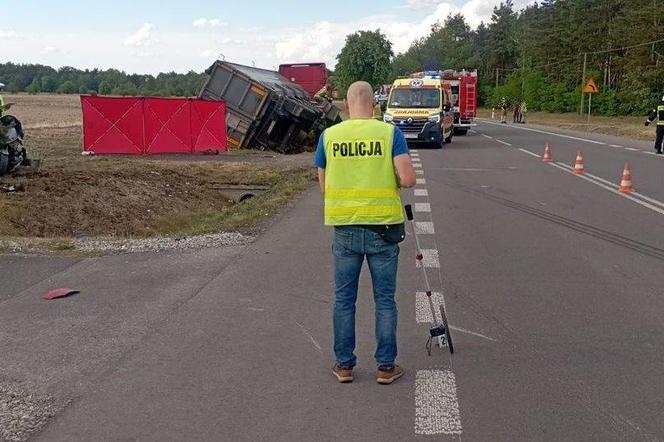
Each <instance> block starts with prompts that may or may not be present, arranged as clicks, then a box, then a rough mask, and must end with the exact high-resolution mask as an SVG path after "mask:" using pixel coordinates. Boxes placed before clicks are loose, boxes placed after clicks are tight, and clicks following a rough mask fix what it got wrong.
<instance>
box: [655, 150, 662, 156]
mask: <svg viewBox="0 0 664 442" xmlns="http://www.w3.org/2000/svg"><path fill="white" fill-rule="evenodd" d="M655 153H656V154H657V155H664V151H661V150H656V151H655Z"/></svg>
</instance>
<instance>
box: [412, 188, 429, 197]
mask: <svg viewBox="0 0 664 442" xmlns="http://www.w3.org/2000/svg"><path fill="white" fill-rule="evenodd" d="M415 196H429V191H428V190H427V189H415Z"/></svg>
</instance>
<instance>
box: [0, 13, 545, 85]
mask: <svg viewBox="0 0 664 442" xmlns="http://www.w3.org/2000/svg"><path fill="white" fill-rule="evenodd" d="M499 3H500V0H381V1H375V0H331V1H313V0H312V1H307V2H305V1H297V2H296V1H279V0H254V1H251V0H248V1H245V2H242V1H238V0H234V1H232V2H231V1H227V0H224V1H212V0H185V1H178V2H174V1H165V0H163V1H158V0H133V1H131V0H114V1H113V2H104V4H101V2H92V1H91V0H57V1H53V0H22V1H21V2H19V4H15V5H14V6H12V8H11V9H12V14H11V19H9V16H7V15H4V16H3V20H1V21H0V41H2V51H0V62H10V61H11V62H14V63H40V64H45V65H49V66H53V67H56V68H58V67H62V66H73V67H76V68H81V69H84V68H90V69H92V68H100V69H108V68H116V69H120V70H124V71H126V72H129V73H148V74H157V73H159V72H171V71H175V72H187V71H190V70H193V71H197V72H202V71H203V70H204V69H206V68H207V67H208V66H210V65H211V64H212V63H213V62H214V61H215V60H216V59H217V58H223V59H225V60H227V61H232V62H235V63H241V64H247V65H255V66H258V67H263V68H267V69H276V68H277V66H278V65H279V64H281V63H295V62H321V61H322V62H325V63H327V65H328V66H329V67H330V68H333V67H334V65H335V64H336V55H337V54H338V53H339V51H340V50H341V48H342V47H343V45H344V41H345V38H346V36H347V35H348V34H351V33H353V32H355V31H358V30H375V29H380V30H381V31H382V32H383V33H385V34H386V35H387V37H388V38H389V40H390V41H391V42H392V44H393V50H394V52H395V53H399V52H403V51H405V50H406V49H408V46H409V45H410V43H411V42H412V41H413V40H415V39H416V38H419V37H422V36H425V35H427V34H428V33H429V30H430V28H431V25H432V24H434V23H436V22H437V21H442V20H444V19H445V17H447V15H448V14H450V13H453V14H454V13H457V12H461V13H462V14H463V15H464V16H465V17H466V20H467V21H468V23H469V24H470V25H471V26H472V27H476V26H477V25H479V24H480V22H482V21H484V22H488V21H489V20H490V19H491V12H492V10H493V7H494V6H495V5H497V4H499ZM530 3H534V1H532V0H515V1H514V4H515V7H516V8H517V9H520V8H521V7H523V6H525V5H527V4H530ZM93 5H94V6H93Z"/></svg>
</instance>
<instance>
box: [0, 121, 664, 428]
mask: <svg viewBox="0 0 664 442" xmlns="http://www.w3.org/2000/svg"><path fill="white" fill-rule="evenodd" d="M547 142H548V143H550V145H551V149H552V152H553V157H554V160H555V161H554V163H544V162H542V161H541V159H540V158H539V156H540V155H541V154H542V153H543V150H544V145H545V143H547ZM580 149H581V150H582V151H583V154H584V159H585V167H586V171H587V175H585V176H584V178H581V177H578V176H575V175H574V174H572V173H571V171H570V170H569V168H568V167H566V166H569V165H573V164H574V159H575V156H576V153H577V151H578V150H580ZM650 149H651V147H650V145H649V144H648V143H642V142H635V141H630V140H626V139H620V138H615V137H608V136H601V135H585V134H582V133H572V132H566V131H562V130H558V129H547V128H541V127H532V126H529V127H526V128H524V127H521V126H518V127H515V126H512V125H509V126H505V125H502V126H501V125H497V124H494V123H493V122H480V123H479V124H478V126H477V127H476V128H475V131H473V132H472V133H470V134H469V135H468V136H465V137H457V138H455V139H454V142H453V143H452V144H451V145H448V146H446V148H445V149H443V150H427V149H417V151H416V152H413V157H414V159H415V160H416V163H417V164H418V166H417V168H418V171H419V172H418V185H417V186H416V188H415V190H405V191H404V192H403V196H404V200H405V202H409V203H413V204H414V205H415V208H416V213H415V215H416V221H417V222H418V223H419V224H418V225H417V232H418V235H419V239H420V240H421V242H422V248H423V249H425V259H424V263H425V268H426V271H427V272H428V275H429V277H430V278H431V281H432V284H433V286H434V287H433V288H434V291H435V292H436V294H435V296H436V299H437V300H442V299H444V302H445V304H446V307H447V313H448V316H449V319H450V322H451V325H452V331H453V333H454V341H455V347H456V352H455V354H454V355H453V356H451V355H450V354H449V353H448V352H447V351H445V350H441V349H434V352H433V355H432V356H428V355H427V353H426V350H425V342H426V339H427V335H428V323H427V321H428V320H429V319H430V317H427V309H426V299H425V298H424V297H423V296H422V293H421V292H422V291H423V290H424V286H423V282H422V279H421V277H420V274H419V273H418V270H417V269H416V267H415V255H416V249H415V243H414V240H413V232H410V235H409V238H408V239H407V241H406V242H404V243H403V245H402V251H401V261H400V270H399V278H400V279H399V289H398V295H397V297H398V303H399V310H400V323H399V360H400V363H401V364H402V365H403V366H404V368H405V369H406V371H407V373H406V375H405V376H404V377H403V378H402V379H400V380H399V381H397V382H396V383H395V384H393V385H391V386H381V385H378V384H376V382H375V378H374V365H373V361H372V354H373V351H374V339H373V312H372V301H371V296H370V289H369V287H370V285H369V280H368V278H366V275H365V278H364V279H363V280H362V284H361V296H360V301H359V306H358V314H357V318H358V319H357V320H358V324H357V325H358V357H359V365H358V367H357V374H356V380H355V382H353V383H352V384H348V385H341V384H338V383H336V381H335V379H334V378H333V376H332V374H331V372H330V369H331V367H332V363H333V357H332V351H331V348H332V341H331V306H332V278H331V270H332V260H331V254H330V240H331V232H330V231H329V230H326V229H324V228H322V227H321V223H322V220H321V218H322V216H321V198H320V195H318V194H317V192H316V191H315V189H312V190H311V191H310V192H308V193H307V194H306V195H305V196H304V197H303V198H302V199H301V200H300V201H299V202H298V203H297V204H295V205H294V206H293V207H292V208H290V209H288V210H287V211H286V212H285V214H284V215H283V216H282V217H281V218H280V219H279V220H277V222H276V223H275V224H274V225H273V226H272V227H271V228H270V229H269V230H268V231H266V232H265V233H264V234H263V235H262V236H261V237H260V238H259V239H258V240H257V241H256V242H254V243H253V244H251V245H250V246H247V247H244V248H234V249H218V250H217V249H209V250H204V251H189V252H169V253H167V254H139V255H121V256H111V257H103V258H93V259H82V260H79V259H76V260H74V259H69V260H62V259H59V258H22V257H0V266H2V268H3V269H9V272H8V273H9V274H11V275H12V276H11V277H10V283H9V284H8V285H5V286H3V287H1V288H0V336H2V339H0V354H2V355H3V364H2V366H1V367H0V386H2V382H3V381H4V382H10V381H11V382H20V383H21V385H22V386H24V388H25V389H26V390H28V391H31V392H34V393H35V394H36V395H48V396H49V397H52V398H54V400H55V401H56V402H57V403H58V404H60V408H61V411H60V412H58V413H57V414H56V416H55V417H53V418H52V419H50V420H49V421H48V423H47V424H46V425H45V427H44V428H43V429H42V430H41V432H40V433H39V434H37V436H36V439H37V440H47V441H53V440H56V441H59V440H62V441H65V440H67V441H70V440H139V439H140V440H160V441H161V440H247V441H253V440H260V439H266V440H284V441H292V440H339V439H343V440H358V441H371V440H376V441H386V440H389V441H392V440H394V441H405V440H472V441H485V440H486V441H495V440H510V441H511V440H602V441H610V440H662V439H664V399H663V398H664V383H663V382H662V381H661V373H662V367H663V366H664V321H662V319H661V318H662V313H663V312H664V297H662V293H663V291H664V272H663V271H662V270H663V269H664V265H663V264H664V262H663V261H664V235H662V233H661V232H663V231H664V159H662V158H661V157H657V156H654V155H651V154H649V153H648V152H649V151H650ZM417 160H419V161H417ZM625 162H630V164H631V166H632V177H633V183H634V187H635V189H636V192H638V195H636V194H632V195H628V197H626V196H624V195H622V194H620V192H617V191H616V189H617V185H618V184H619V183H620V178H621V173H622V169H623V166H624V164H625ZM23 275H27V278H26V277H24V276H23ZM57 286H76V288H81V289H82V293H81V294H79V295H76V296H74V297H71V298H67V299H64V300H61V301H57V302H51V303H47V302H45V301H42V300H41V299H39V295H40V294H42V293H43V292H44V291H45V290H46V289H48V288H52V287H57ZM0 391H1V390H0ZM0 434H1V433H0Z"/></svg>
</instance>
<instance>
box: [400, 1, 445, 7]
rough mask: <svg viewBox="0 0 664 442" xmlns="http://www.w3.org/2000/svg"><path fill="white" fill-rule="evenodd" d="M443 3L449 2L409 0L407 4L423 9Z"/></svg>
mask: <svg viewBox="0 0 664 442" xmlns="http://www.w3.org/2000/svg"><path fill="white" fill-rule="evenodd" d="M441 3H447V2H446V0H408V3H407V4H406V6H407V7H408V8H412V9H423V8H429V7H431V6H436V5H439V4H441Z"/></svg>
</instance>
